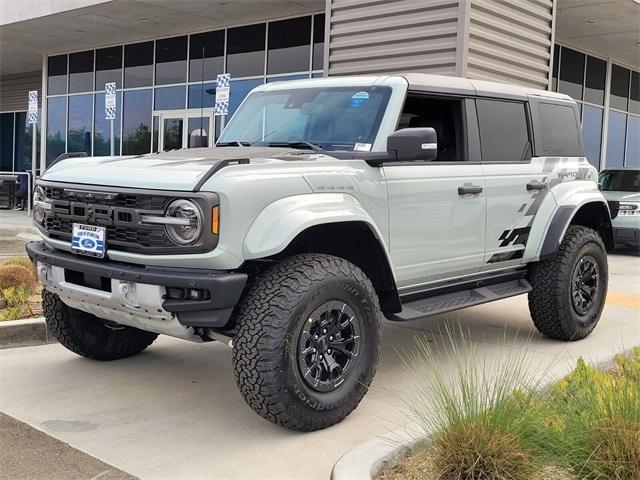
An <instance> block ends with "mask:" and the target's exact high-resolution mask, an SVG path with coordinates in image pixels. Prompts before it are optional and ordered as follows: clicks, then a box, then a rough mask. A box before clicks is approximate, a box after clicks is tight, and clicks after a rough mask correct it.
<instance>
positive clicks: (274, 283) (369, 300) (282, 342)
mask: <svg viewBox="0 0 640 480" xmlns="http://www.w3.org/2000/svg"><path fill="white" fill-rule="evenodd" d="M331 300H337V301H340V302H345V303H347V304H348V305H349V307H350V308H352V309H353V311H354V312H355V313H356V315H361V318H362V322H361V323H362V324H363V325H364V328H363V329H362V332H361V336H362V337H363V338H362V339H361V343H360V351H359V354H358V357H357V358H356V363H355V364H354V365H353V370H352V371H351V375H350V376H348V377H347V378H346V380H345V381H344V383H342V384H341V385H339V386H337V387H336V388H335V390H333V391H329V392H318V391H315V390H313V389H312V388H310V387H309V385H307V383H305V381H304V380H303V378H302V376H301V373H300V369H299V367H298V363H297V358H298V357H297V353H296V352H297V349H296V345H297V342H298V338H297V336H298V332H299V331H300V328H302V326H303V324H304V322H306V321H307V319H308V317H309V316H310V314H311V312H313V311H314V309H315V308H317V307H318V305H322V304H323V302H325V303H326V302H327V301H331ZM380 316H381V312H380V307H379V304H378V298H377V295H376V293H375V290H374V288H373V285H372V284H371V281H370V280H369V279H368V278H367V276H366V275H365V274H364V273H363V272H362V270H360V269H359V268H358V267H357V266H355V265H353V264H351V263H349V262H348V261H346V260H344V259H341V258H337V257H333V256H329V255H320V254H304V255H295V256H292V257H289V258H287V259H285V260H283V261H282V262H279V263H277V264H275V265H274V266H272V267H271V268H270V269H268V270H266V271H265V272H263V273H262V274H261V275H260V276H259V278H256V279H255V281H253V282H251V283H250V286H249V287H248V289H247V291H246V293H245V295H244V297H243V299H242V300H241V302H240V304H239V306H238V308H237V309H236V312H235V320H236V322H237V326H238V331H237V335H236V337H235V338H234V341H233V367H234V372H235V378H236V383H237V385H238V388H239V389H240V392H241V394H242V396H243V398H244V400H245V401H246V402H247V404H248V405H249V406H250V407H251V408H252V409H253V410H254V411H255V412H256V413H258V414H259V415H260V416H262V417H264V418H265V419H267V420H269V421H271V422H273V423H276V424H279V425H282V426H284V427H287V428H290V429H293V430H299V431H313V430H319V429H322V428H326V427H329V426H331V425H334V424H336V423H338V422H340V421H341V420H342V419H344V418H345V417H346V416H347V415H349V413H351V412H352V411H353V410H354V409H355V408H356V406H357V405H358V403H359V402H360V400H361V399H362V397H363V396H364V395H365V393H366V391H367V389H368V388H369V385H370V384H371V381H372V379H373V377H374V375H375V371H376V366H377V361H378V349H379V343H380V322H379V318H380Z"/></svg>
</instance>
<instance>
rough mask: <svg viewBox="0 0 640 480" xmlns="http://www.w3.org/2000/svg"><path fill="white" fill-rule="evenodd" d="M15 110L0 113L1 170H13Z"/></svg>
mask: <svg viewBox="0 0 640 480" xmlns="http://www.w3.org/2000/svg"><path fill="white" fill-rule="evenodd" d="M13 117H14V115H13V112H11V113H0V172H11V171H13V122H14V118H13Z"/></svg>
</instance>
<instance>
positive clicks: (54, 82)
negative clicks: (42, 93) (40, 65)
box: [47, 55, 67, 95]
mask: <svg viewBox="0 0 640 480" xmlns="http://www.w3.org/2000/svg"><path fill="white" fill-rule="evenodd" d="M61 93H67V56H66V55H56V56H55V57H49V59H48V61H47V94H48V95H59V94H61Z"/></svg>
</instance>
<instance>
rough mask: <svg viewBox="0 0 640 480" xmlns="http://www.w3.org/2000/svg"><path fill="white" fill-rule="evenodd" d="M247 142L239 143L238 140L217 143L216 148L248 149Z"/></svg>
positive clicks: (248, 144)
mask: <svg viewBox="0 0 640 480" xmlns="http://www.w3.org/2000/svg"><path fill="white" fill-rule="evenodd" d="M250 146H251V143H249V142H239V141H238V140H232V141H230V142H218V143H216V147H250Z"/></svg>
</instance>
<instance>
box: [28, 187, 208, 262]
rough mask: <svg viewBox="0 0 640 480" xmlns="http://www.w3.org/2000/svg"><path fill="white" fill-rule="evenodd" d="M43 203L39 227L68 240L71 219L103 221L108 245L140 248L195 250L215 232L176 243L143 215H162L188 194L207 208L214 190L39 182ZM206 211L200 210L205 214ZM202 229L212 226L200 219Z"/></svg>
mask: <svg viewBox="0 0 640 480" xmlns="http://www.w3.org/2000/svg"><path fill="white" fill-rule="evenodd" d="M40 186H41V187H42V188H43V190H44V193H45V197H46V203H48V204H49V205H50V208H48V209H47V210H46V213H45V218H44V221H43V222H42V224H41V225H38V227H39V228H40V229H41V230H43V231H44V232H45V233H46V235H47V236H48V237H50V238H53V239H56V240H63V241H71V233H72V229H73V224H74V223H87V224H90V225H99V226H104V227H106V235H107V248H108V249H109V248H112V249H117V250H121V251H129V252H136V253H145V254H165V253H179V252H188V253H200V252H203V251H208V250H211V249H212V248H214V247H215V245H216V243H217V238H211V236H209V237H205V238H203V239H201V241H198V242H196V243H195V244H194V245H189V246H178V245H176V244H175V243H174V242H172V241H171V239H170V238H169V236H168V235H167V233H166V231H165V227H164V226H163V225H161V224H153V223H145V222H143V221H142V217H143V216H151V217H162V216H164V215H165V211H166V209H167V206H168V205H169V204H170V203H171V202H172V201H173V200H175V199H177V198H189V199H191V200H193V201H196V203H198V204H200V206H201V207H202V208H203V211H207V209H209V210H208V211H210V208H211V206H212V205H216V204H217V196H216V195H215V194H210V193H203V194H200V195H196V194H191V193H187V192H185V193H183V192H166V193H165V192H162V194H160V193H157V192H156V191H149V190H133V189H114V188H105V189H104V190H98V188H99V187H96V189H95V190H88V189H87V187H84V186H78V187H76V186H74V185H69V186H67V185H62V184H50V183H46V182H41V183H40ZM206 218H207V215H205V219H206ZM204 227H205V228H204V229H203V231H205V232H206V231H209V232H210V231H211V228H210V225H209V226H208V228H207V225H204Z"/></svg>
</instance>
